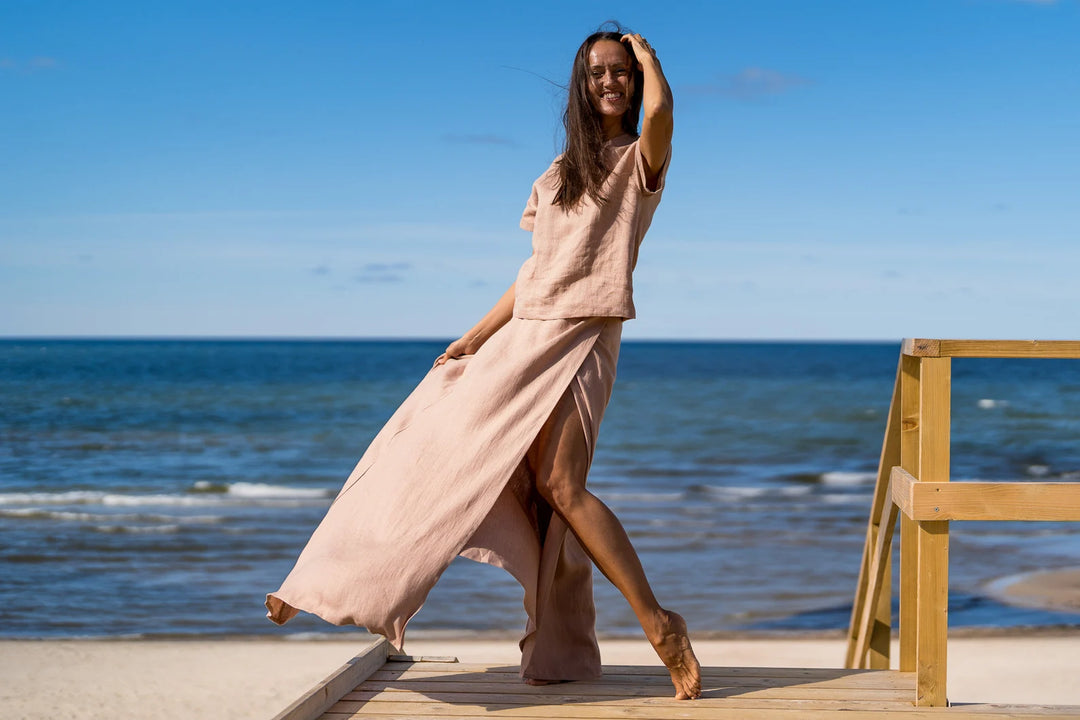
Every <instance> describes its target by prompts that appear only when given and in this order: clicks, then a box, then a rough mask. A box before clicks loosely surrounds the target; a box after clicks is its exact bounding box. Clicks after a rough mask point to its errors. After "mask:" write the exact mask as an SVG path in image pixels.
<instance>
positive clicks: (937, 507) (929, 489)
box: [894, 476, 1080, 521]
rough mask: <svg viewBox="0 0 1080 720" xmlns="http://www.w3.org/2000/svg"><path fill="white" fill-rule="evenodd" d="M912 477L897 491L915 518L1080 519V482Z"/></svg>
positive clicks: (911, 515)
mask: <svg viewBox="0 0 1080 720" xmlns="http://www.w3.org/2000/svg"><path fill="white" fill-rule="evenodd" d="M908 477H909V478H910V476H908ZM913 480H914V478H910V481H909V479H907V478H905V480H904V482H905V484H906V486H905V487H903V488H898V491H899V492H904V493H906V495H905V497H904V505H902V506H901V507H904V512H905V513H906V514H907V515H908V516H909V517H911V518H913V519H915V520H1031V521H1040V520H1050V521H1066V520H1071V521H1076V520H1080V483H1042V482H961V483H953V482H947V483H935V482H911V481H913ZM894 492H896V491H894ZM894 497H895V495H894ZM905 506H906V507H905Z"/></svg>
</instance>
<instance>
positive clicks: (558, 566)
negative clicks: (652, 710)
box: [266, 136, 670, 680]
mask: <svg viewBox="0 0 1080 720" xmlns="http://www.w3.org/2000/svg"><path fill="white" fill-rule="evenodd" d="M605 152H606V153H608V157H609V159H610V162H611V167H612V171H611V176H610V177H609V178H608V181H607V182H606V183H605V186H604V194H605V196H606V197H608V198H610V201H609V202H608V203H606V204H604V205H603V206H600V207H597V206H595V204H591V203H592V201H591V199H588V198H587V199H586V200H585V202H584V203H583V206H582V207H581V208H579V210H578V211H576V212H575V211H570V212H567V211H564V210H563V209H562V208H559V207H557V206H552V205H550V200H551V198H552V197H553V194H552V190H551V185H550V179H551V172H552V170H551V169H549V170H548V172H547V173H545V174H544V175H543V176H541V178H540V179H539V180H537V182H536V183H534V185H533V193H532V197H531V199H530V201H529V205H528V207H527V208H526V211H525V214H524V216H523V217H522V222H521V224H522V227H523V228H526V229H532V231H533V243H532V244H533V255H532V256H531V257H530V258H529V260H527V261H526V262H525V264H524V265H523V266H522V268H521V271H520V272H519V274H518V280H517V285H516V288H515V295H516V298H515V299H516V301H515V306H514V313H513V317H512V318H511V319H510V321H509V322H507V323H506V324H505V325H504V326H503V327H502V328H500V329H499V330H498V331H497V332H496V333H495V334H494V335H492V336H491V338H489V339H488V340H487V342H485V343H484V344H483V345H482V346H481V347H480V348H479V350H477V352H476V353H475V354H474V355H466V356H462V357H459V358H452V359H449V360H447V362H446V363H444V364H442V365H433V366H432V368H431V369H430V370H429V371H428V372H427V374H426V375H425V377H424V378H423V379H422V380H421V381H420V383H419V384H418V385H417V386H416V388H415V389H414V390H413V391H412V392H411V393H410V394H409V396H408V397H407V398H406V399H405V401H404V402H403V403H402V404H401V406H400V407H398V409H397V410H396V411H395V412H394V414H393V415H392V416H391V418H390V419H389V420H388V421H387V423H386V425H384V426H383V428H382V429H381V430H380V431H379V432H378V434H377V435H376V436H375V439H374V440H372V442H371V444H370V445H369V446H368V448H367V450H366V451H365V452H364V454H363V456H362V457H361V458H360V461H359V462H358V463H357V465H356V467H355V468H354V469H353V471H352V473H351V474H350V475H349V477H348V479H347V480H346V482H345V484H344V486H343V487H342V489H341V491H340V492H339V493H338V495H337V497H336V498H335V499H334V501H333V503H332V504H331V506H330V508H329V510H328V511H327V513H326V516H325V517H324V518H323V520H322V522H321V523H320V524H319V526H318V527H317V528H316V529H315V532H314V533H313V534H312V536H311V539H310V540H309V541H308V543H307V545H306V546H305V547H304V549H303V551H302V552H301V553H300V556H299V558H298V559H297V561H296V564H295V566H294V567H293V569H292V571H291V572H290V573H289V575H288V576H287V577H286V578H285V581H284V582H283V583H282V585H281V587H280V588H279V589H278V590H277V591H275V592H272V593H269V594H268V595H267V596H266V608H267V616H268V617H269V618H270V619H271V620H272V621H274V622H275V623H278V624H284V623H285V622H287V621H288V620H289V619H291V618H292V617H294V616H295V615H296V614H297V612H299V611H301V610H302V611H306V612H310V613H313V614H315V615H318V616H319V617H321V618H323V619H325V620H327V621H329V622H331V623H334V624H338V625H344V624H353V625H359V626H364V627H367V628H368V629H369V630H370V631H372V632H376V633H380V634H382V635H384V636H386V638H387V639H388V640H389V641H390V642H391V643H392V644H393V645H394V646H395V647H396V648H398V649H399V650H404V640H405V629H406V626H407V624H408V622H409V620H410V618H412V617H413V615H415V614H416V612H417V611H418V610H419V609H420V607H421V606H422V605H423V603H424V600H425V598H426V597H427V594H428V592H429V591H430V590H431V588H432V587H433V586H434V585H435V583H436V581H437V580H438V579H439V577H440V576H441V575H442V573H443V572H444V571H445V569H446V568H447V566H449V564H450V563H451V561H453V559H454V558H455V557H456V556H458V555H462V556H464V557H466V558H469V559H472V560H476V561H479V562H485V563H490V564H492V565H495V566H498V567H502V568H504V569H506V570H507V571H508V572H509V573H511V575H513V577H514V578H516V579H517V580H518V582H519V583H521V586H522V588H523V589H524V606H525V610H526V613H527V615H528V622H527V624H526V630H525V635H524V636H523V637H522V639H521V642H520V647H521V651H522V662H521V675H522V676H523V677H526V678H533V679H538V680H583V679H591V678H595V677H598V676H599V675H600V652H599V648H598V646H597V642H596V635H595V630H594V623H595V607H594V605H593V596H592V564H591V562H590V561H589V558H588V557H587V555H586V554H585V551H584V550H583V549H582V547H581V545H580V543H579V542H578V540H577V538H576V537H575V536H574V534H573V533H572V532H568V528H567V526H566V524H565V523H564V522H563V521H562V519H561V518H559V516H558V515H557V514H555V513H553V512H552V510H551V508H550V506H548V504H547V503H546V502H545V501H544V500H543V499H542V498H541V497H540V495H539V493H538V492H537V490H536V479H535V474H534V471H533V468H532V467H531V466H530V458H529V456H528V450H529V448H530V447H531V445H532V444H533V442H534V440H535V439H536V436H537V435H538V433H539V432H540V429H541V428H542V427H543V425H544V423H545V422H546V420H547V419H548V417H549V416H550V415H551V412H552V411H553V410H554V408H555V406H556V405H557V404H558V402H559V400H560V399H561V398H562V397H563V396H564V394H566V393H570V394H572V396H573V399H574V403H575V406H576V408H577V411H578V415H579V417H580V419H581V426H582V430H583V432H584V434H585V442H586V446H587V452H588V463H589V465H591V462H592V458H593V454H594V450H595V444H596V437H597V434H598V433H599V429H600V422H601V420H602V418H603V415H604V410H605V408H606V407H607V404H608V401H609V399H610V397H611V391H612V387H613V384H614V381H615V370H616V366H617V363H618V355H619V345H620V340H621V336H622V323H623V319H624V318H630V317H634V307H633V301H632V297H631V294H632V285H631V277H630V275H631V272H632V270H633V267H634V265H635V263H636V260H637V249H638V246H639V245H640V243H641V240H642V237H643V236H644V234H645V230H646V229H647V228H648V226H649V223H650V222H651V219H652V215H653V212H654V211H655V209H656V204H657V203H658V202H659V199H660V194H661V191H662V190H663V179H664V175H665V174H666V171H667V165H668V162H667V160H665V162H664V166H663V168H662V170H661V174H660V180H659V181H658V184H657V188H656V190H655V191H649V190H648V189H647V188H646V187H645V173H644V165H643V159H642V158H641V155H640V151H639V149H638V145H637V142H636V140H635V139H634V138H632V137H629V136H624V137H623V138H616V139H615V140H614V141H612V142H610V143H608V147H607V148H606V150H605ZM669 158H670V154H669ZM476 610H477V608H462V609H461V611H462V612H463V613H469V612H474V611H476Z"/></svg>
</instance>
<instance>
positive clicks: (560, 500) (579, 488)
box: [536, 472, 588, 514]
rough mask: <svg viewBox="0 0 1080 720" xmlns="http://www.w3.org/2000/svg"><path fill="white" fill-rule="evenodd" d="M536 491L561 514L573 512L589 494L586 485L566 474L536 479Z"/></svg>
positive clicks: (554, 474)
mask: <svg viewBox="0 0 1080 720" xmlns="http://www.w3.org/2000/svg"><path fill="white" fill-rule="evenodd" d="M536 489H537V490H538V491H539V492H540V497H542V498H544V500H546V501H547V503H548V505H550V506H551V507H552V508H554V509H555V511H556V512H558V513H559V514H566V513H567V512H571V511H573V509H574V507H576V506H577V505H578V504H579V503H580V502H581V499H582V498H583V497H584V495H585V494H586V493H587V492H588V491H587V490H586V489H585V483H584V482H583V481H582V480H581V479H579V478H576V477H574V476H572V475H570V474H568V473H566V472H553V473H550V474H548V475H546V476H544V477H537V478H536Z"/></svg>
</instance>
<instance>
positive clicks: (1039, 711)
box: [323, 700, 1077, 720]
mask: <svg viewBox="0 0 1080 720" xmlns="http://www.w3.org/2000/svg"><path fill="white" fill-rule="evenodd" d="M346 707H347V706H343V707H341V708H340V709H339V708H337V707H336V706H335V708H334V709H332V710H331V711H330V712H328V713H327V714H326V715H324V716H323V718H324V720H344V719H345V718H379V717H384V718H391V717H392V718H395V719H396V720H411V719H412V718H416V719H417V720H420V719H421V718H434V717H453V718H458V720H465V719H471V718H478V719H479V718H484V719H489V718H491V717H493V716H501V717H514V718H560V719H561V720H575V719H579V718H580V719H581V720H607V719H608V718H622V719H625V718H628V717H633V718H642V719H647V720H668V719H669V718H689V719H691V720H729V719H730V720H879V719H880V718H881V717H882V714H883V712H890V711H888V710H886V711H882V710H876V709H875V710H861V709H851V710H840V711H837V710H832V709H813V708H808V707H800V706H798V705H792V707H791V709H790V710H789V709H783V708H773V707H753V706H751V707H733V706H731V705H729V704H728V703H727V702H724V701H721V702H719V703H715V704H712V703H709V704H707V703H701V702H699V701H676V700H661V701H659V702H655V703H651V704H649V705H644V704H643V705H641V706H637V707H611V706H604V705H583V704H570V705H564V706H559V705H541V706H519V705H507V704H502V703H497V702H490V703H487V702H485V703H482V704H464V703H463V704H461V705H451V704H446V703H408V702H406V703H383V702H379V703H369V704H365V705H363V706H362V707H361V708H360V709H359V710H357V711H355V712H350V711H349V710H347V709H346ZM895 713H896V714H895V716H894V717H896V718H913V719H914V718H918V719H920V720H921V719H923V718H937V720H941V718H942V717H943V716H944V715H952V714H958V713H963V714H964V717H965V718H966V719H967V720H1002V719H1003V718H1013V719H1015V720H1044V719H1045V718H1049V717H1052V718H1074V719H1075V718H1076V717H1077V716H1076V714H1075V713H1074V712H1072V711H1071V709H1069V708H1064V709H1056V708H1045V709H1044V708H1026V707H1019V708H1017V707H1009V706H1001V707H995V706H990V705H979V706H962V707H958V708H949V709H948V710H944V709H941V708H928V709H924V708H915V707H913V706H912V705H911V704H910V703H904V704H901V705H898V706H897V709H896V711H895ZM890 715H891V716H892V713H890Z"/></svg>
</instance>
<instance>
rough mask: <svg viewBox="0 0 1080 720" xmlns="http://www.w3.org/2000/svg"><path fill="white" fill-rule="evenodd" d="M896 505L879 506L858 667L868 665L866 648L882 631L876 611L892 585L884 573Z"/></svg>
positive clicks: (888, 567)
mask: <svg viewBox="0 0 1080 720" xmlns="http://www.w3.org/2000/svg"><path fill="white" fill-rule="evenodd" d="M896 515H897V507H896V505H895V503H892V502H885V503H884V504H883V505H882V506H881V517H880V519H879V522H878V525H879V530H878V534H877V542H876V543H875V544H874V552H873V554H871V556H870V571H869V572H868V573H867V577H868V581H869V582H868V585H867V589H866V602H865V603H864V604H863V608H862V613H861V617H860V621H859V626H858V634H857V636H856V641H855V658H856V660H857V661H858V662H859V667H860V668H865V667H867V666H869V665H870V658H868V657H867V655H868V651H869V650H870V647H871V645H872V644H873V639H874V634H875V632H877V633H878V634H879V635H880V634H881V630H880V628H878V627H877V625H878V612H879V610H880V608H881V598H882V594H883V592H884V589H885V587H886V586H887V585H888V586H891V583H888V582H887V573H888V572H889V571H890V570H891V569H892V563H890V562H889V560H890V558H891V556H892V552H891V551H892V538H893V529H894V528H895V527H896ZM884 635H885V638H886V642H887V641H888V638H889V630H888V628H886V629H885V631H884ZM888 660H889V655H888V653H885V662H886V663H888ZM873 669H875V670H880V669H884V670H888V667H885V668H873Z"/></svg>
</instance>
